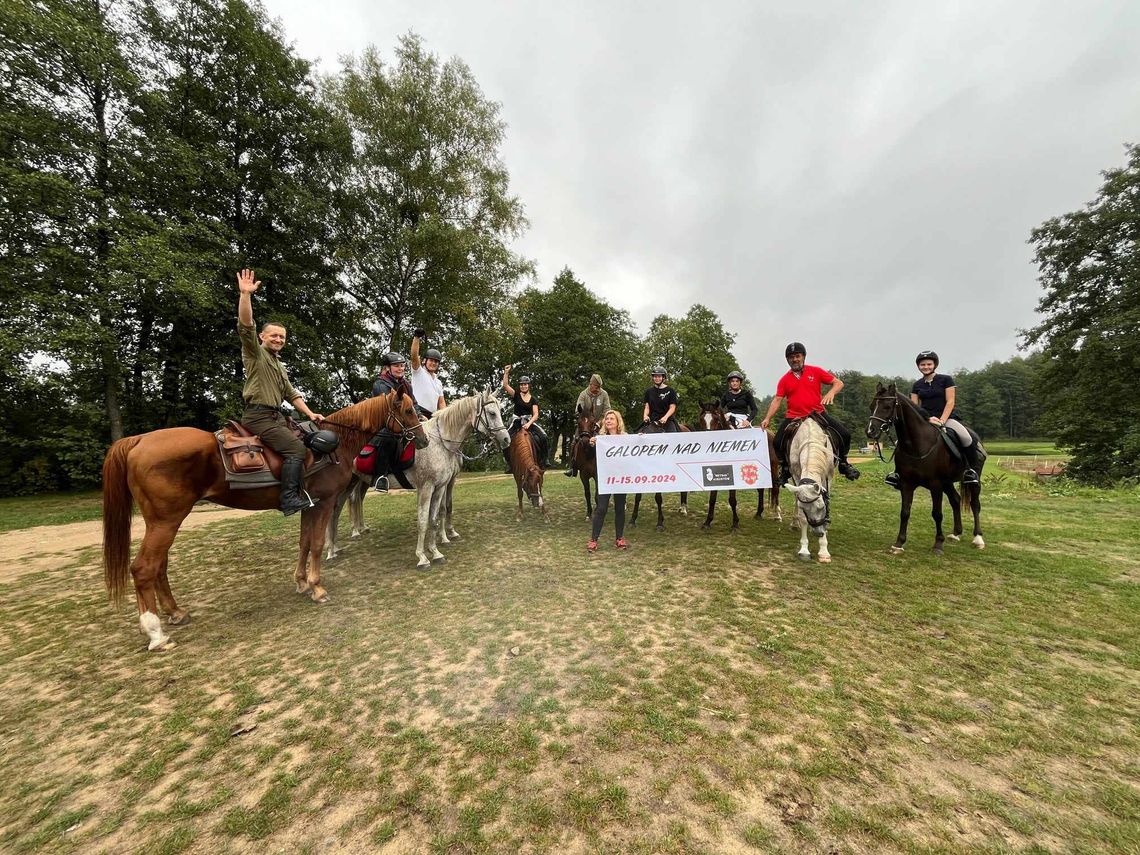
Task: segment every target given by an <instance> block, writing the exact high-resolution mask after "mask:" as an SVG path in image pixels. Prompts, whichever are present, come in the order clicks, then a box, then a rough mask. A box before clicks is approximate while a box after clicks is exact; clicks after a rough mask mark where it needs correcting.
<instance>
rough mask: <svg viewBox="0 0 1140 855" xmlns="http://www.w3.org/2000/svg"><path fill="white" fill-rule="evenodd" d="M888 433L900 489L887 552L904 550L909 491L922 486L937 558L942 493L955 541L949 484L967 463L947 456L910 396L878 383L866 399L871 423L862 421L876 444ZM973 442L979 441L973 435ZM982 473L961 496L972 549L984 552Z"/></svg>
mask: <svg viewBox="0 0 1140 855" xmlns="http://www.w3.org/2000/svg"><path fill="white" fill-rule="evenodd" d="M891 430H894V431H895V436H896V438H897V440H898V441H897V443H896V444H895V470H896V471H897V472H898V473H899V489H900V490H901V491H902V507H901V509H900V510H899V534H898V537H897V538H896V539H895V543H894V546H892V547H891V552H894V553H899V552H902V551H903V544H904V543H906V530H907V524H908V523H909V522H910V506H911V502H912V501H913V500H914V491H915V490H916V489H917V488H918V487H925V488H926V489H927V490H929V491H930V504H931V507H930V515H931V517H933V518H934V528H935V535H934V552H935V553H936V554H937V555H941V554H942V544H943V542H944V541H945V539H946V538H945V537H944V536H943V534H942V494H943V493H945V494H946V498H947V499H948V500H949V501H950V508H951V510H953V512H954V533H953V534H951V535H950V540H952V541H954V540H958V539H960V538H961V536H962V501H961V498H960V497H959V496H958V491H957V490H956V489H954V482H955V481H961V480H962V474H963V473H964V472H965V470H966V462H965V461H964V460H960V459H958V458H957V457H955V456H954V455H953V454H952V453H951V452H950V449H949V448H947V447H946V442H945V441H944V440H943V439H942V431H941V430H940V429H939V428H937V427H935V426H934V425H932V424H931V423H930V419H929V418H928V417H927V415H926V414H925V413H924V412H923V411H922V410H920V409H919V408H918V407H917V406H916V405H915V404H914V403H913V402H912V401H911V400H910V398H908V397H906V396H905V395H901V394H899V392H898V390H897V389H896V388H895V384H894V383H892V384H891V385H889V386H883V384H882V383H879V384H877V385H876V387H875V397H874V398H873V399H872V401H871V420H870V421H869V422H868V423H867V436H868V437H869V438H870V439H872V440H879V438H880V437H881V436H882V435H883V434H884V433H887V432H888V431H891ZM974 441H975V442H978V441H979V440H978V439H977V437H975V438H974ZM979 449H980V450H981V452H982V464H983V465H984V464H985V449H982V448H981V447H980V446H979ZM981 475H982V466H978V479H979V483H977V484H963V485H962V496H963V497H965V498H967V499H968V500H969V502H970V510H971V511H973V513H974V541H973V543H974V546H976V547H977V548H978V549H985V547H986V542H985V540H984V539H983V538H982V521H981V514H982V485H981V483H980V482H981Z"/></svg>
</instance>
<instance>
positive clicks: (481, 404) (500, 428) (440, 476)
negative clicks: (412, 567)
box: [328, 389, 510, 568]
mask: <svg viewBox="0 0 1140 855" xmlns="http://www.w3.org/2000/svg"><path fill="white" fill-rule="evenodd" d="M472 431H478V433H479V434H480V435H482V436H484V437H486V438H487V439H492V440H494V441H495V442H496V443H498V445H499V447H500V448H505V447H506V445H507V444H508V443H509V442H510V437H509V436H508V435H507V429H506V427H505V426H504V425H503V414H502V410H501V409H500V406H499V399H498V398H496V397H495V395H494V393H492V392H491V391H490V390H489V389H484V390H483V391H482V392H480V393H478V394H476V395H471V396H470V397H467V398H461V399H460V400H458V401H455V402H453V403H451V404H449V405H448V406H446V407H444V408H443V409H442V410H439V411H438V412H437V413H436V414H435V415H434V416H432V417H431V418H430V419H428V421H427V422H425V423H424V434H425V435H426V436H427V438H428V445H427V448H424V449H417V451H416V459H415V464H414V465H413V466H411V467H410V468H408V469H407V470H405V473H404V474H405V475H407V477H408V480H409V481H411V483H412V484H413V485H415V488H416V499H417V513H416V517H417V528H418V537H417V541H416V557H417V558H418V559H419V561H418V563H417V564H416V567H419V568H424V567H430V566H431V565H432V564H433V563H436V564H438V563H442V562H443V561H444V556H443V554H442V553H441V552H440V551H439V549H438V548H437V547H436V538H437V536H438V537H439V540H440V541H441V542H443V543H450V542H451V541H453V540H458V539H459V532H457V531H456V530H455V527H454V526H453V525H452V523H451V510H452V493H453V491H454V489H455V479H456V478H457V477H458V475H459V470H460V467H461V466H462V464H463V456H462V448H463V443H464V441H465V440H466V439H467V437H469V436H470V435H471V433H472ZM367 490H368V483H367V482H366V481H363V480H359V479H358V480H357V482H356V483H355V484H353V485H352V486H351V487H350V488H349V489H348V490H346V491H345V494H344V495H343V496H342V497H341V498H340V499H339V500H338V503H337V509H336V513H335V514H334V515H333V519H332V520H330V522H329V529H330V531H329V536H328V540H329V544H330V545H329V550H330V554H329V557H330V558H332V557H335V555H336V551H337V548H336V525H337V519H338V517H339V516H340V510H341V506H342V505H343V503H344V501H345V499H346V498H347V500H348V502H349V511H350V513H351V515H352V520H353V532H352V536H353V537H359V536H360V531H366V530H367V529H366V528H364V527H363V518H364V512H363V507H362V505H363V501H364V494H365V493H366V492H367ZM358 522H359V525H360V528H358ZM437 533H438V535H437ZM425 541H426V548H425Z"/></svg>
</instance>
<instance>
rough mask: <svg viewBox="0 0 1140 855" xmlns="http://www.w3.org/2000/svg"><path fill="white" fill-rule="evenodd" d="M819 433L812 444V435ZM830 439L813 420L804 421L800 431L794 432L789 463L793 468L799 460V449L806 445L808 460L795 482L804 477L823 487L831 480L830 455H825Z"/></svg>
mask: <svg viewBox="0 0 1140 855" xmlns="http://www.w3.org/2000/svg"><path fill="white" fill-rule="evenodd" d="M814 432H818V433H819V440H820V441H816V442H813V441H812V440H813V437H812V433H814ZM829 442H830V438H829V437H828V435H827V431H825V430H824V429H823V428H822V427H820V426H819V425H818V424H817V423H816V421H815V420H814V419H804V421H803V424H801V425H800V429H799V430H797V431H796V435H795V436H793V437H792V448H791V449H789V453H788V456H789V457H790V458H791V463H792V465H793V466H795V465H796V464H797V463H798V462H799V459H800V449H801V448H802V447H803V446H804V445H805V444H809V443H810V445H808V460H807V465H806V466H804V467H803V468H802V469H801V470H800V472H799V475H798V476H797V480H801V479H802V478H803V477H804V476H805V475H807V476H808V477H809V478H811V479H812V480H813V481H815V482H817V483H819V484H822V485H824V486H825V487H826V486H827V484H828V483H829V482H830V480H831V467H832V463H833V461H832V457H833V454H832V455H829V454H828V453H827V444H828V443H829Z"/></svg>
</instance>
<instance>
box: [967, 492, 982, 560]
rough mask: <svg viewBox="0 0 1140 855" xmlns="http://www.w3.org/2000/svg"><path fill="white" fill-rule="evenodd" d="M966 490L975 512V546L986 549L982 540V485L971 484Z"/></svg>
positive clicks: (971, 508)
mask: <svg viewBox="0 0 1140 855" xmlns="http://www.w3.org/2000/svg"><path fill="white" fill-rule="evenodd" d="M966 489H967V490H969V491H970V510H971V511H973V512H974V546H976V547H977V548H978V549H985V548H986V542H985V540H983V539H982V485H981V484H970V485H969V486H968V487H966Z"/></svg>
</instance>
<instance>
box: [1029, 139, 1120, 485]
mask: <svg viewBox="0 0 1140 855" xmlns="http://www.w3.org/2000/svg"><path fill="white" fill-rule="evenodd" d="M1126 152H1127V163H1126V164H1125V165H1124V166H1123V167H1121V168H1119V169H1112V170H1109V171H1108V172H1105V173H1104V184H1103V185H1102V186H1101V189H1100V192H1099V193H1098V195H1097V197H1096V198H1095V199H1094V200H1093V201H1092V202H1090V203H1089V204H1088V205H1087V206H1086V207H1085V208H1084V209H1083V210H1080V211H1074V212H1072V213H1068V214H1064V215H1063V216H1060V217H1054V218H1052V219H1050V220H1047V221H1046V222H1045V223H1043V224H1042V225H1041V226H1039V227H1038V228H1036V229H1034V230H1033V232H1032V236H1031V238H1030V243H1032V244H1033V246H1034V250H1035V258H1036V262H1037V266H1038V270H1039V277H1038V278H1039V280H1040V282H1041V285H1042V288H1043V289H1044V291H1045V294H1044V296H1043V297H1042V298H1041V300H1040V302H1039V303H1038V305H1037V311H1038V313H1039V314H1040V315H1041V321H1040V323H1038V325H1037V326H1035V327H1033V328H1032V329H1030V330H1027V331H1025V333H1024V344H1025V345H1026V346H1031V345H1038V346H1041V348H1042V353H1043V365H1042V370H1041V373H1040V377H1039V381H1038V388H1039V390H1040V393H1041V397H1042V402H1043V422H1044V423H1045V425H1046V426H1047V427H1049V428H1052V429H1053V430H1054V431H1055V436H1056V438H1057V440H1058V441H1059V442H1061V443H1062V444H1064V445H1066V446H1069V447H1070V448H1072V451H1073V458H1072V462H1071V464H1070V467H1069V472H1070V473H1071V474H1073V475H1074V476H1075V477H1077V478H1079V479H1081V480H1084V481H1088V482H1093V483H1108V482H1111V481H1114V480H1117V479H1120V478H1134V477H1137V476H1140V398H1138V397H1137V396H1136V395H1131V394H1128V393H1127V392H1125V393H1123V394H1121V390H1127V389H1130V388H1131V386H1132V384H1133V383H1134V382H1135V377H1136V376H1137V372H1138V371H1140V335H1137V334H1136V331H1137V330H1138V329H1140V146H1132V145H1130V146H1127V148H1126Z"/></svg>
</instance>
